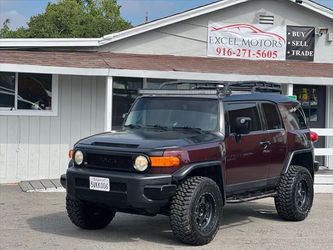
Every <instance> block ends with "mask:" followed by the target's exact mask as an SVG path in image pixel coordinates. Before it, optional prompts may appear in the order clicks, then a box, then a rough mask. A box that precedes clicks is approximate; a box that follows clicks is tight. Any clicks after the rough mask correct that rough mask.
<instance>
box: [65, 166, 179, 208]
mask: <svg viewBox="0 0 333 250" xmlns="http://www.w3.org/2000/svg"><path fill="white" fill-rule="evenodd" d="M90 176H94V177H102V178H108V179H109V180H110V191H108V192H104V191H95V190H90V183H89V177H90ZM60 182H61V184H62V185H63V186H64V187H65V188H66V189H67V194H68V195H69V196H71V197H72V198H76V199H80V200H85V201H91V202H100V203H104V204H107V205H109V206H112V207H113V208H115V209H116V210H119V211H128V210H136V209H143V210H146V211H151V213H155V212H156V211H158V210H159V209H160V208H162V207H164V206H166V205H167V204H168V202H169V199H170V197H171V196H172V195H174V194H175V192H176V185H173V184H172V183H171V175H167V174H163V175H152V174H149V175H148V174H137V173H127V172H126V173H125V172H115V171H107V170H96V169H88V168H76V167H70V168H68V170H67V173H66V175H62V176H61V178H60ZM156 213H157V212H156Z"/></svg>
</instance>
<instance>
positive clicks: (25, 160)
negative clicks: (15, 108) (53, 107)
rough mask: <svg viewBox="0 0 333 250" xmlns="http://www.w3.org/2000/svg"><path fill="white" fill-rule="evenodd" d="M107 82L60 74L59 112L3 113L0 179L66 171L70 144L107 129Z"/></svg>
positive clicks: (52, 175)
mask: <svg viewBox="0 0 333 250" xmlns="http://www.w3.org/2000/svg"><path fill="white" fill-rule="evenodd" d="M105 82H106V79H105V77H86V76H84V77H79V76H59V100H58V116H56V117H34V116H0V183H4V182H7V183H9V182H17V181H20V180H33V179H43V178H59V176H60V174H62V173H65V171H66V168H67V164H68V156H67V154H68V150H69V148H70V147H72V145H73V144H74V143H75V142H76V141H77V140H79V139H80V138H82V137H86V136H89V135H91V134H95V133H99V132H102V131H103V130H104V114H105V107H104V106H105Z"/></svg>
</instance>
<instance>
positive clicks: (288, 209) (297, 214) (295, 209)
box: [275, 165, 314, 221]
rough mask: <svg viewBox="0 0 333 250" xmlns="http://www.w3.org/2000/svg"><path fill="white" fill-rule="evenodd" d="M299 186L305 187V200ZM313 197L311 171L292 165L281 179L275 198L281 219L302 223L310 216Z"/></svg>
mask: <svg viewBox="0 0 333 250" xmlns="http://www.w3.org/2000/svg"><path fill="white" fill-rule="evenodd" d="M299 185H301V186H302V187H303V186H304V189H305V191H304V192H305V196H304V198H303V199H302V194H301V193H302V192H300V191H299ZM302 189H303V188H302ZM313 196H314V194H313V178H312V176H311V174H310V172H309V170H307V169H306V168H304V167H302V166H296V165H292V166H290V167H289V169H288V172H287V173H286V174H284V175H283V176H282V177H281V179H280V183H279V186H278V189H277V196H276V197H275V207H276V210H277V212H278V214H279V216H280V217H281V218H283V219H285V220H289V221H301V220H304V219H305V218H306V217H307V216H308V214H309V212H310V210H311V207H312V203H313ZM299 197H301V200H302V202H300V199H299ZM300 204H301V205H300Z"/></svg>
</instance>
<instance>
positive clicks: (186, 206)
mask: <svg viewBox="0 0 333 250" xmlns="http://www.w3.org/2000/svg"><path fill="white" fill-rule="evenodd" d="M222 208H223V201H222V195H221V192H220V189H219V187H218V186H217V184H216V183H215V182H214V181H213V180H212V179H210V178H207V177H202V176H193V177H189V178H188V179H186V180H185V181H184V182H182V183H181V184H180V185H179V186H178V187H177V191H176V194H175V195H174V196H173V197H172V199H171V206H170V225H171V229H172V231H173V234H174V236H175V237H176V238H177V239H178V240H180V241H181V242H183V243H186V244H190V245H195V246H200V245H204V244H207V243H209V242H210V241H212V240H213V239H214V237H215V235H216V233H217V231H218V229H219V227H220V218H221V217H222V216H221V215H222Z"/></svg>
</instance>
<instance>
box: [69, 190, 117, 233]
mask: <svg viewBox="0 0 333 250" xmlns="http://www.w3.org/2000/svg"><path fill="white" fill-rule="evenodd" d="M66 209H67V213H68V217H69V218H70V220H71V221H72V222H73V224H74V225H76V226H78V227H80V228H82V229H91V230H92V229H101V228H104V227H106V226H107V225H109V223H110V222H111V221H112V219H113V218H114V216H115V214H116V212H115V211H114V210H112V209H110V208H108V207H107V206H104V205H102V204H96V203H92V202H86V201H81V200H76V199H72V198H70V197H69V196H67V197H66Z"/></svg>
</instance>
